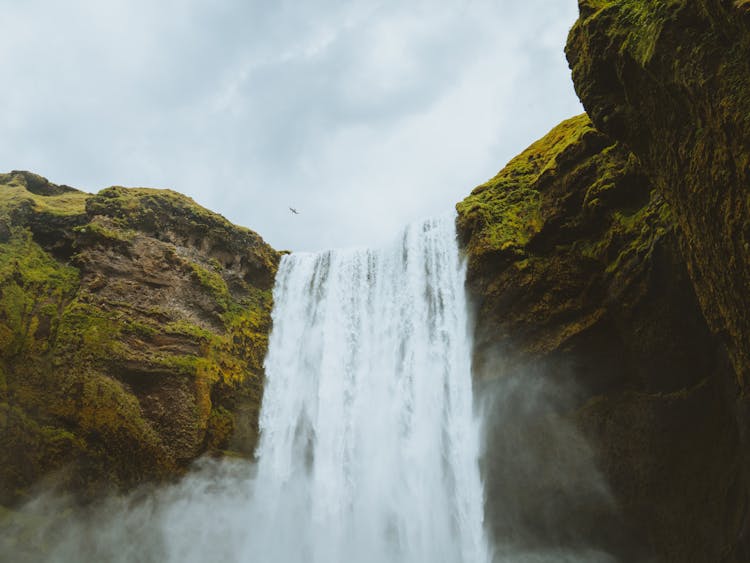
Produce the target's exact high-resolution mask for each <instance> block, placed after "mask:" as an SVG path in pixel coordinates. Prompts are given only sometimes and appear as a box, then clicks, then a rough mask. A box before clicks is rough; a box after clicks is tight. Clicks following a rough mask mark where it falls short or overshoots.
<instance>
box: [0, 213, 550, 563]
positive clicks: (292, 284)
mask: <svg viewBox="0 0 750 563" xmlns="http://www.w3.org/2000/svg"><path fill="white" fill-rule="evenodd" d="M274 298H275V307H274V311H273V321H274V325H273V330H272V332H271V336H270V346H269V351H268V356H267V358H266V376H267V382H266V389H265V393H264V398H263V407H262V412H261V427H262V428H261V429H262V434H261V441H260V445H259V449H258V452H257V454H258V460H257V464H255V466H253V465H251V464H249V463H247V462H245V461H235V462H232V461H230V460H224V461H211V460H203V462H202V463H201V464H200V465H199V467H197V468H196V469H195V470H194V471H193V472H191V473H190V474H189V475H187V476H186V477H185V478H184V479H182V480H181V481H180V482H179V483H176V484H174V485H173V486H170V487H165V488H162V489H160V490H158V491H157V492H156V493H155V494H154V495H152V496H145V497H143V496H142V495H135V496H134V497H124V498H113V499H109V500H106V502H103V503H102V505H101V506H100V507H98V508H96V509H94V510H93V511H92V512H91V513H90V514H89V513H86V514H85V515H83V516H82V517H81V518H80V519H79V518H71V519H69V520H67V521H66V522H64V523H62V525H61V526H60V527H58V528H56V529H51V530H50V531H51V532H52V533H51V534H50V533H44V534H42V536H41V537H43V538H44V540H43V542H42V543H44V544H46V546H47V547H45V549H46V550H47V552H48V557H46V558H43V560H44V561H49V562H52V563H72V562H78V561H83V560H91V561H111V562H113V563H130V562H132V561H142V562H144V563H205V562H206V561H221V562H226V563H488V560H489V556H488V548H487V544H486V539H485V534H484V530H483V525H482V520H483V513H484V511H483V500H484V499H483V491H482V486H481V482H480V478H479V470H478V466H477V456H478V450H479V428H478V422H477V421H476V419H475V418H474V414H473V409H472V385H471V374H470V356H471V340H470V338H469V330H468V326H467V325H468V323H467V307H466V299H465V294H464V269H463V267H462V264H461V261H460V260H459V254H458V250H457V245H456V240H455V230H454V227H453V218H452V217H443V218H440V219H436V220H428V221H425V222H423V223H421V224H415V225H413V226H411V227H409V228H407V229H406V231H405V232H404V234H403V236H402V237H401V238H400V239H399V240H398V241H396V242H395V243H394V244H392V245H391V246H389V247H387V248H385V249H382V250H378V251H371V250H340V251H339V250H335V251H329V252H323V253H319V254H302V253H300V254H292V255H289V256H286V257H284V259H283V260H282V263H281V267H280V270H279V273H278V277H277V280H276V287H275V289H274ZM37 504H39V507H38V508H34V509H33V510H32V513H33V512H34V511H36V512H39V511H41V513H45V512H53V513H54V512H55V511H56V510H58V509H57V508H56V506H55V505H56V503H55V500H54V498H53V499H49V501H48V500H46V499H44V498H43V497H41V498H40V499H38V500H37ZM63 506H64V505H63ZM32 508H33V507H32ZM1 548H2V544H0V559H3V553H2V549H1ZM9 560H10V559H9ZM13 560H23V559H18V558H13ZM508 560H509V561H511V560H512V561H514V562H515V561H521V559H508ZM523 561H527V560H526V559H524V560H523ZM535 561H536V560H535Z"/></svg>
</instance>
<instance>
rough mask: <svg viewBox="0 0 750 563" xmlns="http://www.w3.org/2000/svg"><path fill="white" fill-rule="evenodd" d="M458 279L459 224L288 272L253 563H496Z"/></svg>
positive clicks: (250, 549)
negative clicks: (486, 521) (489, 540)
mask: <svg viewBox="0 0 750 563" xmlns="http://www.w3.org/2000/svg"><path fill="white" fill-rule="evenodd" d="M464 273H465V272H464V268H463V265H462V263H461V260H460V259H459V253H458V248H457V243H456V235H455V230H454V225H453V217H450V216H446V217H442V218H439V219H430V220H427V221H424V222H422V223H418V224H414V225H411V226H410V227H408V228H407V229H406V230H405V231H404V233H403V235H402V236H401V237H400V238H399V239H398V240H397V241H395V242H394V243H393V244H391V245H390V246H388V247H386V248H384V249H379V250H366V249H362V250H331V251H327V252H322V253H315V254H306V253H295V254H291V255H288V256H285V257H284V258H283V259H282V262H281V265H280V268H279V272H278V275H277V279H276V286H275V289H274V300H275V306H274V311H273V330H272V332H271V335H270V343H269V351H268V356H267V359H266V364H265V367H266V377H267V381H266V388H265V393H264V399H263V407H262V411H261V420H260V424H261V441H260V444H259V448H258V467H257V475H256V477H255V479H254V481H253V484H252V488H253V492H252V496H251V505H252V506H251V510H250V512H251V513H252V514H251V518H250V519H249V520H248V526H249V527H250V530H249V532H248V534H247V536H246V545H245V550H243V551H244V552H245V553H246V554H248V557H252V555H253V554H254V557H252V559H251V560H254V561H256V560H257V561H263V562H264V563H297V562H303V561H304V562H310V563H338V562H341V563H344V562H346V563H386V562H388V563H428V562H429V563H440V562H444V563H459V562H462V563H484V562H486V561H487V560H488V555H487V546H486V539H485V535H484V531H483V526H482V520H483V492H482V487H481V482H480V478H479V471H478V467H477V455H478V449H479V446H478V443H479V437H478V434H479V431H478V427H477V426H478V425H477V422H476V420H475V417H474V414H473V410H472V389H471V373H470V361H471V339H470V332H469V330H468V322H467V306H466V297H465V292H464Z"/></svg>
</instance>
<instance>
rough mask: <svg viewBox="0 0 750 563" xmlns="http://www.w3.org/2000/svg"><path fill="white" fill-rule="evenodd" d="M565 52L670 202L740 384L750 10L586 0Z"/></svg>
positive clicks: (747, 359)
mask: <svg viewBox="0 0 750 563" xmlns="http://www.w3.org/2000/svg"><path fill="white" fill-rule="evenodd" d="M580 9H581V17H580V19H579V20H578V22H577V24H576V25H575V27H574V28H573V30H572V31H571V34H570V39H569V41H568V46H567V55H568V59H569V61H570V65H571V68H572V69H573V79H574V83H575V85H576V90H577V91H578V94H579V96H580V98H581V100H582V102H583V104H584V106H585V107H586V110H587V111H588V113H589V114H590V115H591V118H592V119H593V121H594V123H596V125H597V127H599V128H600V129H601V130H602V131H606V132H607V133H609V134H610V135H611V136H612V137H613V138H615V139H618V140H620V141H622V142H623V143H625V144H626V145H627V146H628V147H630V148H631V149H632V150H633V152H634V153H635V154H636V155H638V157H639V159H640V160H641V162H642V163H643V166H644V171H645V172H646V173H647V174H648V175H649V177H650V178H651V180H652V182H653V183H654V185H655V186H656V187H657V188H658V189H659V190H660V191H661V192H662V193H663V194H664V197H665V198H666V199H667V200H668V201H669V202H670V205H671V206H672V208H673V209H674V211H675V217H676V219H677V221H678V222H679V224H680V226H681V228H682V232H684V234H685V240H684V243H685V247H686V256H687V259H688V265H689V267H690V272H691V277H692V279H693V281H694V284H695V287H696V291H697V294H698V297H699V299H700V301H701V306H702V309H703V311H704V313H705V315H706V318H707V319H708V320H709V322H710V323H711V327H712V330H713V331H714V332H715V333H716V334H719V335H721V336H722V338H724V341H725V343H726V345H727V347H728V349H729V352H730V356H731V358H732V362H733V364H734V366H735V370H736V372H737V375H738V378H739V382H738V383H739V384H740V385H742V386H743V389H744V386H745V385H744V382H745V380H746V379H748V376H750V195H749V194H750V17H748V16H749V14H748V11H747V3H746V2H736V1H726V2H719V1H716V0H689V1H688V0H671V1H669V2H654V1H646V0H606V1H605V0H598V1H596V0H582V1H581V2H580Z"/></svg>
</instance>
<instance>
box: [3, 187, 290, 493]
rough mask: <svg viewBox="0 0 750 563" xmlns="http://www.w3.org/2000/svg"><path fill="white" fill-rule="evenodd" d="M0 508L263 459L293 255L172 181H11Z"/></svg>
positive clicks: (6, 205) (6, 197)
mask: <svg viewBox="0 0 750 563" xmlns="http://www.w3.org/2000/svg"><path fill="white" fill-rule="evenodd" d="M0 226H2V228H0V452H1V453H0V503H6V504H8V503H14V502H18V501H20V500H23V499H24V498H25V496H26V495H27V494H28V493H29V491H30V487H32V486H33V485H34V484H36V483H38V482H40V480H44V479H48V480H52V481H54V482H56V483H59V484H62V486H64V487H65V488H66V489H68V490H72V491H75V492H78V493H81V494H83V495H84V496H85V495H87V494H94V493H97V492H98V491H100V490H101V489H102V488H103V487H114V488H116V489H117V488H127V487H130V486H133V485H135V484H138V483H141V482H144V481H146V480H151V479H161V478H166V477H169V476H173V475H176V474H178V473H179V472H180V471H181V470H182V468H184V467H185V466H186V465H187V464H188V463H189V462H190V461H192V460H193V459H195V458H196V457H197V456H199V455H201V454H203V453H206V452H217V453H221V452H225V451H236V452H238V453H239V454H241V455H250V454H251V453H252V451H253V449H254V446H255V440H256V438H257V418H258V411H259V406H260V397H261V390H262V378H263V368H262V361H263V356H264V354H265V350H266V347H267V334H268V330H269V327H270V309H271V288H272V284H273V278H274V275H275V269H276V266H277V264H278V260H279V254H278V253H277V252H276V251H274V250H273V249H272V248H271V247H269V246H268V245H267V244H265V243H264V242H263V240H262V239H261V238H260V237H259V236H258V235H257V234H255V233H253V232H252V231H249V230H247V229H244V228H241V227H236V226H234V225H232V224H231V223H229V222H228V221H226V220H225V219H224V218H223V217H221V216H219V215H216V214H214V213H211V212H209V211H207V210H205V209H203V208H201V207H200V206H198V205H197V204H195V202H193V201H192V200H191V199H189V198H187V197H185V196H182V195H180V194H177V193H175V192H171V191H169V190H153V189H145V188H137V189H128V188H120V187H116V188H109V189H106V190H103V191H102V192H100V193H99V194H96V195H90V194H86V193H84V192H80V191H77V190H74V189H73V188H69V187H66V186H57V185H54V184H51V183H49V182H48V181H47V180H45V179H44V178H41V177H40V176H37V175H35V174H30V173H28V172H12V173H10V174H4V175H0Z"/></svg>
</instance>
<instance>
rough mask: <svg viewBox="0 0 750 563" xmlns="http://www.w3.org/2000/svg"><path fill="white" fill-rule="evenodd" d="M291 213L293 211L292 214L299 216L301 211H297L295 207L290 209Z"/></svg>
mask: <svg viewBox="0 0 750 563" xmlns="http://www.w3.org/2000/svg"><path fill="white" fill-rule="evenodd" d="M289 211H291V212H292V213H294V214H295V215H299V211H297V210H296V209H295V208H294V207H290V208H289Z"/></svg>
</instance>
